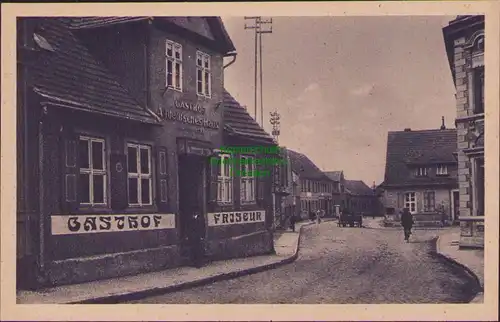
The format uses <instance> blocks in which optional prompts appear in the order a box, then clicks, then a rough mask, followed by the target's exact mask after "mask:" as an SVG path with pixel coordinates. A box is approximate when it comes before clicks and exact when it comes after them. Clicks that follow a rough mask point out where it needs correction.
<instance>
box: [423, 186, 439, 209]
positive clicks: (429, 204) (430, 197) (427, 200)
mask: <svg viewBox="0 0 500 322" xmlns="http://www.w3.org/2000/svg"><path fill="white" fill-rule="evenodd" d="M435 210H436V194H435V192H434V191H425V192H424V212H432V211H435Z"/></svg>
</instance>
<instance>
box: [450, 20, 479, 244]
mask: <svg viewBox="0 0 500 322" xmlns="http://www.w3.org/2000/svg"><path fill="white" fill-rule="evenodd" d="M443 35H444V42H445V47H446V53H447V55H448V62H449V65H450V68H451V73H452V77H453V82H454V84H455V88H456V91H457V92H456V109H457V118H456V120H455V123H456V126H457V138H458V142H457V143H458V181H459V187H460V226H461V228H462V229H461V236H460V246H461V247H484V216H485V196H484V194H485V192H484V189H485V183H484V180H485V176H484V116H485V114H484V112H485V104H484V71H485V69H484V16H458V17H457V18H456V19H455V20H453V21H451V22H450V23H449V25H448V26H446V27H444V28H443Z"/></svg>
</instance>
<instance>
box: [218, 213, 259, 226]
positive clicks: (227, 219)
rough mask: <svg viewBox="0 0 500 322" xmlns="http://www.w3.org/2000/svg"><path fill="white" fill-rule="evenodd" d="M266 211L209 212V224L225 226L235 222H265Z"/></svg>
mask: <svg viewBox="0 0 500 322" xmlns="http://www.w3.org/2000/svg"><path fill="white" fill-rule="evenodd" d="M265 220H266V212H265V211H264V210H255V211H231V212H217V213H209V214H208V226H211V227H214V226H225V225H234V224H252V223H258V222H264V221H265Z"/></svg>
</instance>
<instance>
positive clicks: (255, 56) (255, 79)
mask: <svg viewBox="0 0 500 322" xmlns="http://www.w3.org/2000/svg"><path fill="white" fill-rule="evenodd" d="M245 20H254V22H255V25H253V26H247V24H246V23H245V29H254V30H255V52H254V59H255V65H254V90H255V105H254V117H255V120H256V121H257V39H258V38H257V35H258V30H259V29H260V23H259V22H260V17H245ZM257 122H258V121H257Z"/></svg>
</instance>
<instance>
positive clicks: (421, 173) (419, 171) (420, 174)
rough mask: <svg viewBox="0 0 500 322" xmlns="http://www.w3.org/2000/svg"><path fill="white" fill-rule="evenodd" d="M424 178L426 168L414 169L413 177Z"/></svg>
mask: <svg viewBox="0 0 500 322" xmlns="http://www.w3.org/2000/svg"><path fill="white" fill-rule="evenodd" d="M426 176H427V168H426V167H418V168H416V169H415V177H426Z"/></svg>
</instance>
